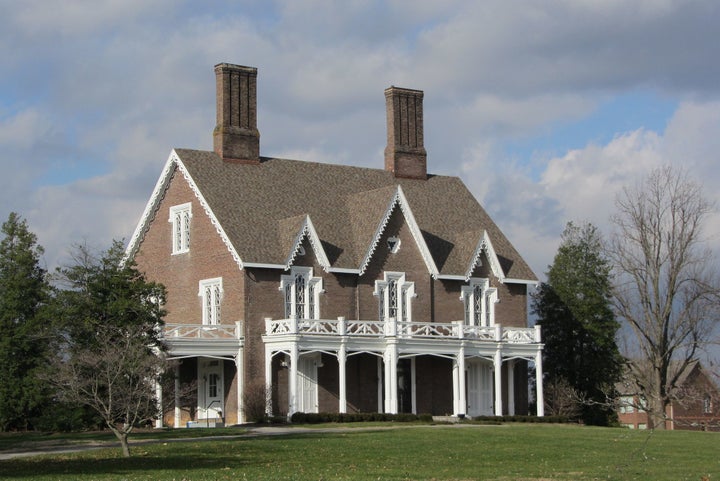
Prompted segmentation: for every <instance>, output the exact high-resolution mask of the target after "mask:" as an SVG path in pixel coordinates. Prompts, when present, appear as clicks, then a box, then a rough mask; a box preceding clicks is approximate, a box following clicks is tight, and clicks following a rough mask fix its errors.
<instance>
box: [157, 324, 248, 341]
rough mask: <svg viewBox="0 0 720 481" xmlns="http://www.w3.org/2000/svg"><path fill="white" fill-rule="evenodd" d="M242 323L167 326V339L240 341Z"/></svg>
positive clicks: (165, 328)
mask: <svg viewBox="0 0 720 481" xmlns="http://www.w3.org/2000/svg"><path fill="white" fill-rule="evenodd" d="M240 325H241V324H240V322H236V323H235V324H234V325H230V324H214V325H205V324H165V327H164V330H163V334H164V337H165V339H204V340H208V339H240V338H241V337H242V329H241V327H240Z"/></svg>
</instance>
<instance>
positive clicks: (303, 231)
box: [281, 215, 330, 272]
mask: <svg viewBox="0 0 720 481" xmlns="http://www.w3.org/2000/svg"><path fill="white" fill-rule="evenodd" d="M294 219H297V218H294ZM289 221H290V222H292V221H293V219H289ZM281 222H282V221H281ZM305 240H307V241H308V242H309V244H310V246H311V247H312V250H313V253H314V254H315V258H316V259H317V261H318V263H319V264H320V266H321V267H322V268H323V270H324V271H325V272H327V271H328V269H329V268H330V261H329V260H328V257H327V254H326V253H325V250H324V249H323V246H322V242H320V237H319V236H318V234H317V231H316V230H315V226H314V225H313V223H312V220H311V219H310V216H309V215H305V216H303V217H302V223H301V225H300V228H299V229H298V230H297V234H296V235H295V237H294V240H293V243H292V246H291V248H290V252H289V254H288V256H287V258H286V260H285V269H289V268H290V267H291V266H292V265H293V264H294V262H295V259H296V257H297V256H298V255H305V253H304V252H301V251H302V250H304V247H303V243H304V242H303V241H305Z"/></svg>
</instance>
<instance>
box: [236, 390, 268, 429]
mask: <svg viewBox="0 0 720 481" xmlns="http://www.w3.org/2000/svg"><path fill="white" fill-rule="evenodd" d="M242 400H243V412H244V413H245V418H246V419H247V420H248V421H250V422H253V423H259V422H263V421H265V419H266V413H265V410H266V408H267V404H268V401H269V400H270V390H269V389H268V387H267V386H266V385H265V381H253V382H250V383H248V384H247V385H246V386H245V391H244V392H243V399H242Z"/></svg>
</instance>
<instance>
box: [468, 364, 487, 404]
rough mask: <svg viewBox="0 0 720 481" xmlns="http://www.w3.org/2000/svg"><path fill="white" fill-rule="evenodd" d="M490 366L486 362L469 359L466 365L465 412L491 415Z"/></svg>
mask: <svg viewBox="0 0 720 481" xmlns="http://www.w3.org/2000/svg"><path fill="white" fill-rule="evenodd" d="M492 381H493V377H492V366H491V365H490V364H489V363H487V362H481V361H471V362H469V363H468V365H467V383H466V385H467V403H468V409H467V413H468V415H470V416H492V415H493V408H492V399H493V382H492Z"/></svg>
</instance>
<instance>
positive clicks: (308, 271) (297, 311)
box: [280, 266, 325, 319]
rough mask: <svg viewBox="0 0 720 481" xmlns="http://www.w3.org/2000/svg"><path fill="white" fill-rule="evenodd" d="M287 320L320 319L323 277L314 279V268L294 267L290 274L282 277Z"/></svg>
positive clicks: (281, 287) (281, 289) (281, 282)
mask: <svg viewBox="0 0 720 481" xmlns="http://www.w3.org/2000/svg"><path fill="white" fill-rule="evenodd" d="M280 291H281V292H282V293H283V303H284V305H285V318H286V319H293V318H297V319H320V294H322V293H323V292H325V291H323V282H322V277H314V276H313V269H312V267H301V266H294V267H291V268H290V274H288V275H283V276H280Z"/></svg>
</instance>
